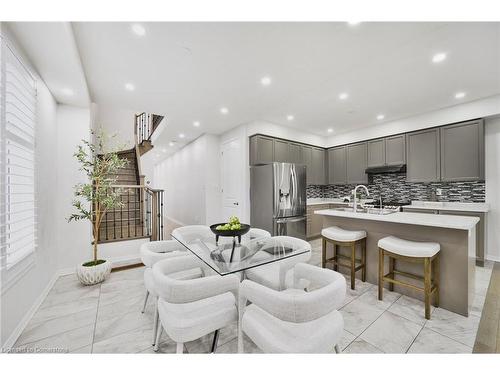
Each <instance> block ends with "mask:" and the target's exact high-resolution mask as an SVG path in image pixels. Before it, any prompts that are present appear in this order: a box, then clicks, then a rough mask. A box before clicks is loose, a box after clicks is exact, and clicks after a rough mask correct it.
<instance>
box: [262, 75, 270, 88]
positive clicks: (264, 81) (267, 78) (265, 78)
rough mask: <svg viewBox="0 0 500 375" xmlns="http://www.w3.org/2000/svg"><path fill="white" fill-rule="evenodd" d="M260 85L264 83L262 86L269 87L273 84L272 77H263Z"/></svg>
mask: <svg viewBox="0 0 500 375" xmlns="http://www.w3.org/2000/svg"><path fill="white" fill-rule="evenodd" d="M260 83H262V86H269V85H270V84H271V77H268V76H265V77H262V78H261V80H260Z"/></svg>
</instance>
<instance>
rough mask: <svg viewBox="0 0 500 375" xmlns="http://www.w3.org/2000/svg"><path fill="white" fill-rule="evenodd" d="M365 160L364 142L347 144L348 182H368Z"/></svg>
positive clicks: (365, 147)
mask: <svg viewBox="0 0 500 375" xmlns="http://www.w3.org/2000/svg"><path fill="white" fill-rule="evenodd" d="M367 162H368V159H367V144H366V142H361V143H354V144H351V145H347V183H348V184H364V183H367V182H368V175H367V174H366V173H365V170H366V165H367Z"/></svg>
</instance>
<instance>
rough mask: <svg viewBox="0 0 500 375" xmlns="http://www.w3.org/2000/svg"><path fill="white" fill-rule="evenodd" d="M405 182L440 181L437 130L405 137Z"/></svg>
mask: <svg viewBox="0 0 500 375" xmlns="http://www.w3.org/2000/svg"><path fill="white" fill-rule="evenodd" d="M406 162H407V172H406V180H407V181H408V182H432V181H439V179H440V155H439V129H427V130H422V131H418V132H414V133H408V134H407V135H406Z"/></svg>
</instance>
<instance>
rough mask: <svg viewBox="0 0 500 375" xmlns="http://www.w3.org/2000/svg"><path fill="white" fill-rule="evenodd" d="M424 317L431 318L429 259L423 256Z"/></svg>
mask: <svg viewBox="0 0 500 375" xmlns="http://www.w3.org/2000/svg"><path fill="white" fill-rule="evenodd" d="M424 294H425V319H430V318H431V259H430V258H424Z"/></svg>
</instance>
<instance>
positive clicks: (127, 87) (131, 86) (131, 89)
mask: <svg viewBox="0 0 500 375" xmlns="http://www.w3.org/2000/svg"><path fill="white" fill-rule="evenodd" d="M125 89H126V90H128V91H134V90H135V86H134V85H133V84H132V83H126V84H125Z"/></svg>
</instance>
